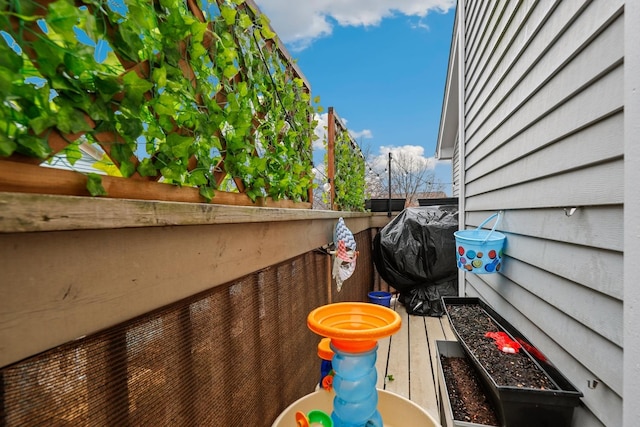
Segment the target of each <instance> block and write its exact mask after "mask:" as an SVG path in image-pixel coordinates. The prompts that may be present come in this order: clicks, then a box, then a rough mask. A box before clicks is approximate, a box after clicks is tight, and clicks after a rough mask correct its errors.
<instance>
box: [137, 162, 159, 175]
mask: <svg viewBox="0 0 640 427" xmlns="http://www.w3.org/2000/svg"><path fill="white" fill-rule="evenodd" d="M138 173H139V174H140V175H141V176H157V175H158V171H157V169H156V167H155V166H154V165H153V161H152V160H151V159H150V158H146V159H142V161H141V162H140V163H138Z"/></svg>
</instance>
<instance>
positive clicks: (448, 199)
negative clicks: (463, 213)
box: [418, 197, 458, 206]
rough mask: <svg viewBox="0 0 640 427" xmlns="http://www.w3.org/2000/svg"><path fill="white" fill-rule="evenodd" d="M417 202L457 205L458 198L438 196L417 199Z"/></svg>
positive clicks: (420, 203)
mask: <svg viewBox="0 0 640 427" xmlns="http://www.w3.org/2000/svg"><path fill="white" fill-rule="evenodd" d="M418 204H419V205H420V206H443V205H445V206H451V205H453V206H458V198H457V197H440V198H437V199H436V198H433V199H418Z"/></svg>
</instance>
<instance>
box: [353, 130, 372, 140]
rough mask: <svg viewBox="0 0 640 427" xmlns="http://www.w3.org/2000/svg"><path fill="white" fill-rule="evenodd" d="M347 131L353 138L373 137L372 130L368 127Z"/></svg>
mask: <svg viewBox="0 0 640 427" xmlns="http://www.w3.org/2000/svg"><path fill="white" fill-rule="evenodd" d="M349 133H350V134H351V138H353V139H355V140H359V139H360V138H362V139H371V138H373V132H371V130H369V129H362V130H361V131H354V130H350V131H349Z"/></svg>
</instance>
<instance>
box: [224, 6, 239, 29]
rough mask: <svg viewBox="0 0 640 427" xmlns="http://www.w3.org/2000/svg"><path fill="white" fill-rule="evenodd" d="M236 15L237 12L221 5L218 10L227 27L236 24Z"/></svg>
mask: <svg viewBox="0 0 640 427" xmlns="http://www.w3.org/2000/svg"><path fill="white" fill-rule="evenodd" d="M237 13H238V11H237V10H235V9H234V8H231V7H229V6H225V5H222V7H221V8H220V14H221V15H222V17H223V18H224V21H225V22H226V23H227V25H233V24H234V23H235V22H236V14H237Z"/></svg>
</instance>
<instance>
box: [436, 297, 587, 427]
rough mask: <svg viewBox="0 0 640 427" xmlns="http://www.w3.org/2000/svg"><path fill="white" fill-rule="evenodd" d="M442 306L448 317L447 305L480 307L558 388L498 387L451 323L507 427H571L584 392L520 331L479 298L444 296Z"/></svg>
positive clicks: (452, 323)
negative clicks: (520, 346) (518, 344)
mask: <svg viewBox="0 0 640 427" xmlns="http://www.w3.org/2000/svg"><path fill="white" fill-rule="evenodd" d="M442 305H443V306H444V307H445V311H446V312H447V315H448V314H449V312H448V309H447V306H448V305H478V306H480V307H481V308H482V309H484V311H485V312H486V313H487V314H488V315H489V316H490V317H492V318H493V321H494V322H495V323H497V324H498V326H499V327H501V328H502V329H503V330H504V332H506V333H507V334H508V335H510V336H511V338H512V339H514V340H516V341H518V342H519V343H520V344H522V348H521V349H520V351H523V352H524V353H525V354H527V355H528V356H529V357H530V358H531V359H532V360H533V362H534V363H535V364H536V365H538V367H539V368H540V369H541V370H542V371H543V372H544V373H545V374H546V375H547V376H548V377H549V378H550V379H551V381H552V382H553V383H554V384H555V385H556V387H557V389H555V390H540V389H534V388H524V387H513V386H499V385H497V384H496V382H495V381H494V379H493V378H492V377H491V376H490V374H489V373H488V372H487V370H486V369H485V368H484V367H483V366H482V365H481V364H480V361H479V360H478V359H477V358H476V357H475V356H474V355H473V354H472V353H471V351H470V349H469V348H468V347H467V345H466V344H465V343H464V341H463V340H462V339H461V338H460V335H459V334H458V331H457V330H456V327H455V324H454V322H453V320H452V321H451V326H452V328H453V331H454V333H455V335H456V337H457V338H458V341H459V342H460V344H461V345H462V348H463V349H464V351H465V353H466V354H467V357H468V358H469V360H470V361H471V363H472V365H473V366H474V368H475V369H476V372H478V374H479V376H480V379H481V380H482V381H483V382H484V384H485V385H486V387H487V389H488V390H489V392H490V394H491V395H492V397H493V400H494V403H495V405H496V410H497V411H498V416H499V417H500V418H501V419H502V422H503V425H504V426H505V427H540V426H545V427H569V426H570V425H571V420H572V418H573V410H574V408H575V407H576V406H578V405H579V404H580V398H581V397H582V393H581V392H580V391H579V390H578V389H577V388H576V387H575V386H574V385H573V384H571V382H570V381H569V380H568V379H567V378H566V377H565V376H564V375H563V374H562V373H560V371H558V369H557V368H556V367H554V366H553V365H552V364H551V363H550V362H549V360H548V359H547V358H546V357H544V355H543V354H542V353H540V352H539V351H538V350H537V349H536V348H535V347H534V346H533V345H532V344H531V342H530V341H529V340H528V339H527V338H526V337H525V336H524V335H522V333H520V331H518V330H517V329H516V328H515V327H514V326H512V325H511V324H510V323H509V322H507V321H506V320H505V319H504V318H502V316H500V315H499V314H498V313H496V312H495V311H494V310H493V309H492V308H491V307H490V306H488V305H487V304H486V303H484V302H483V301H482V300H480V299H479V298H471V297H465V298H462V297H442Z"/></svg>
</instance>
